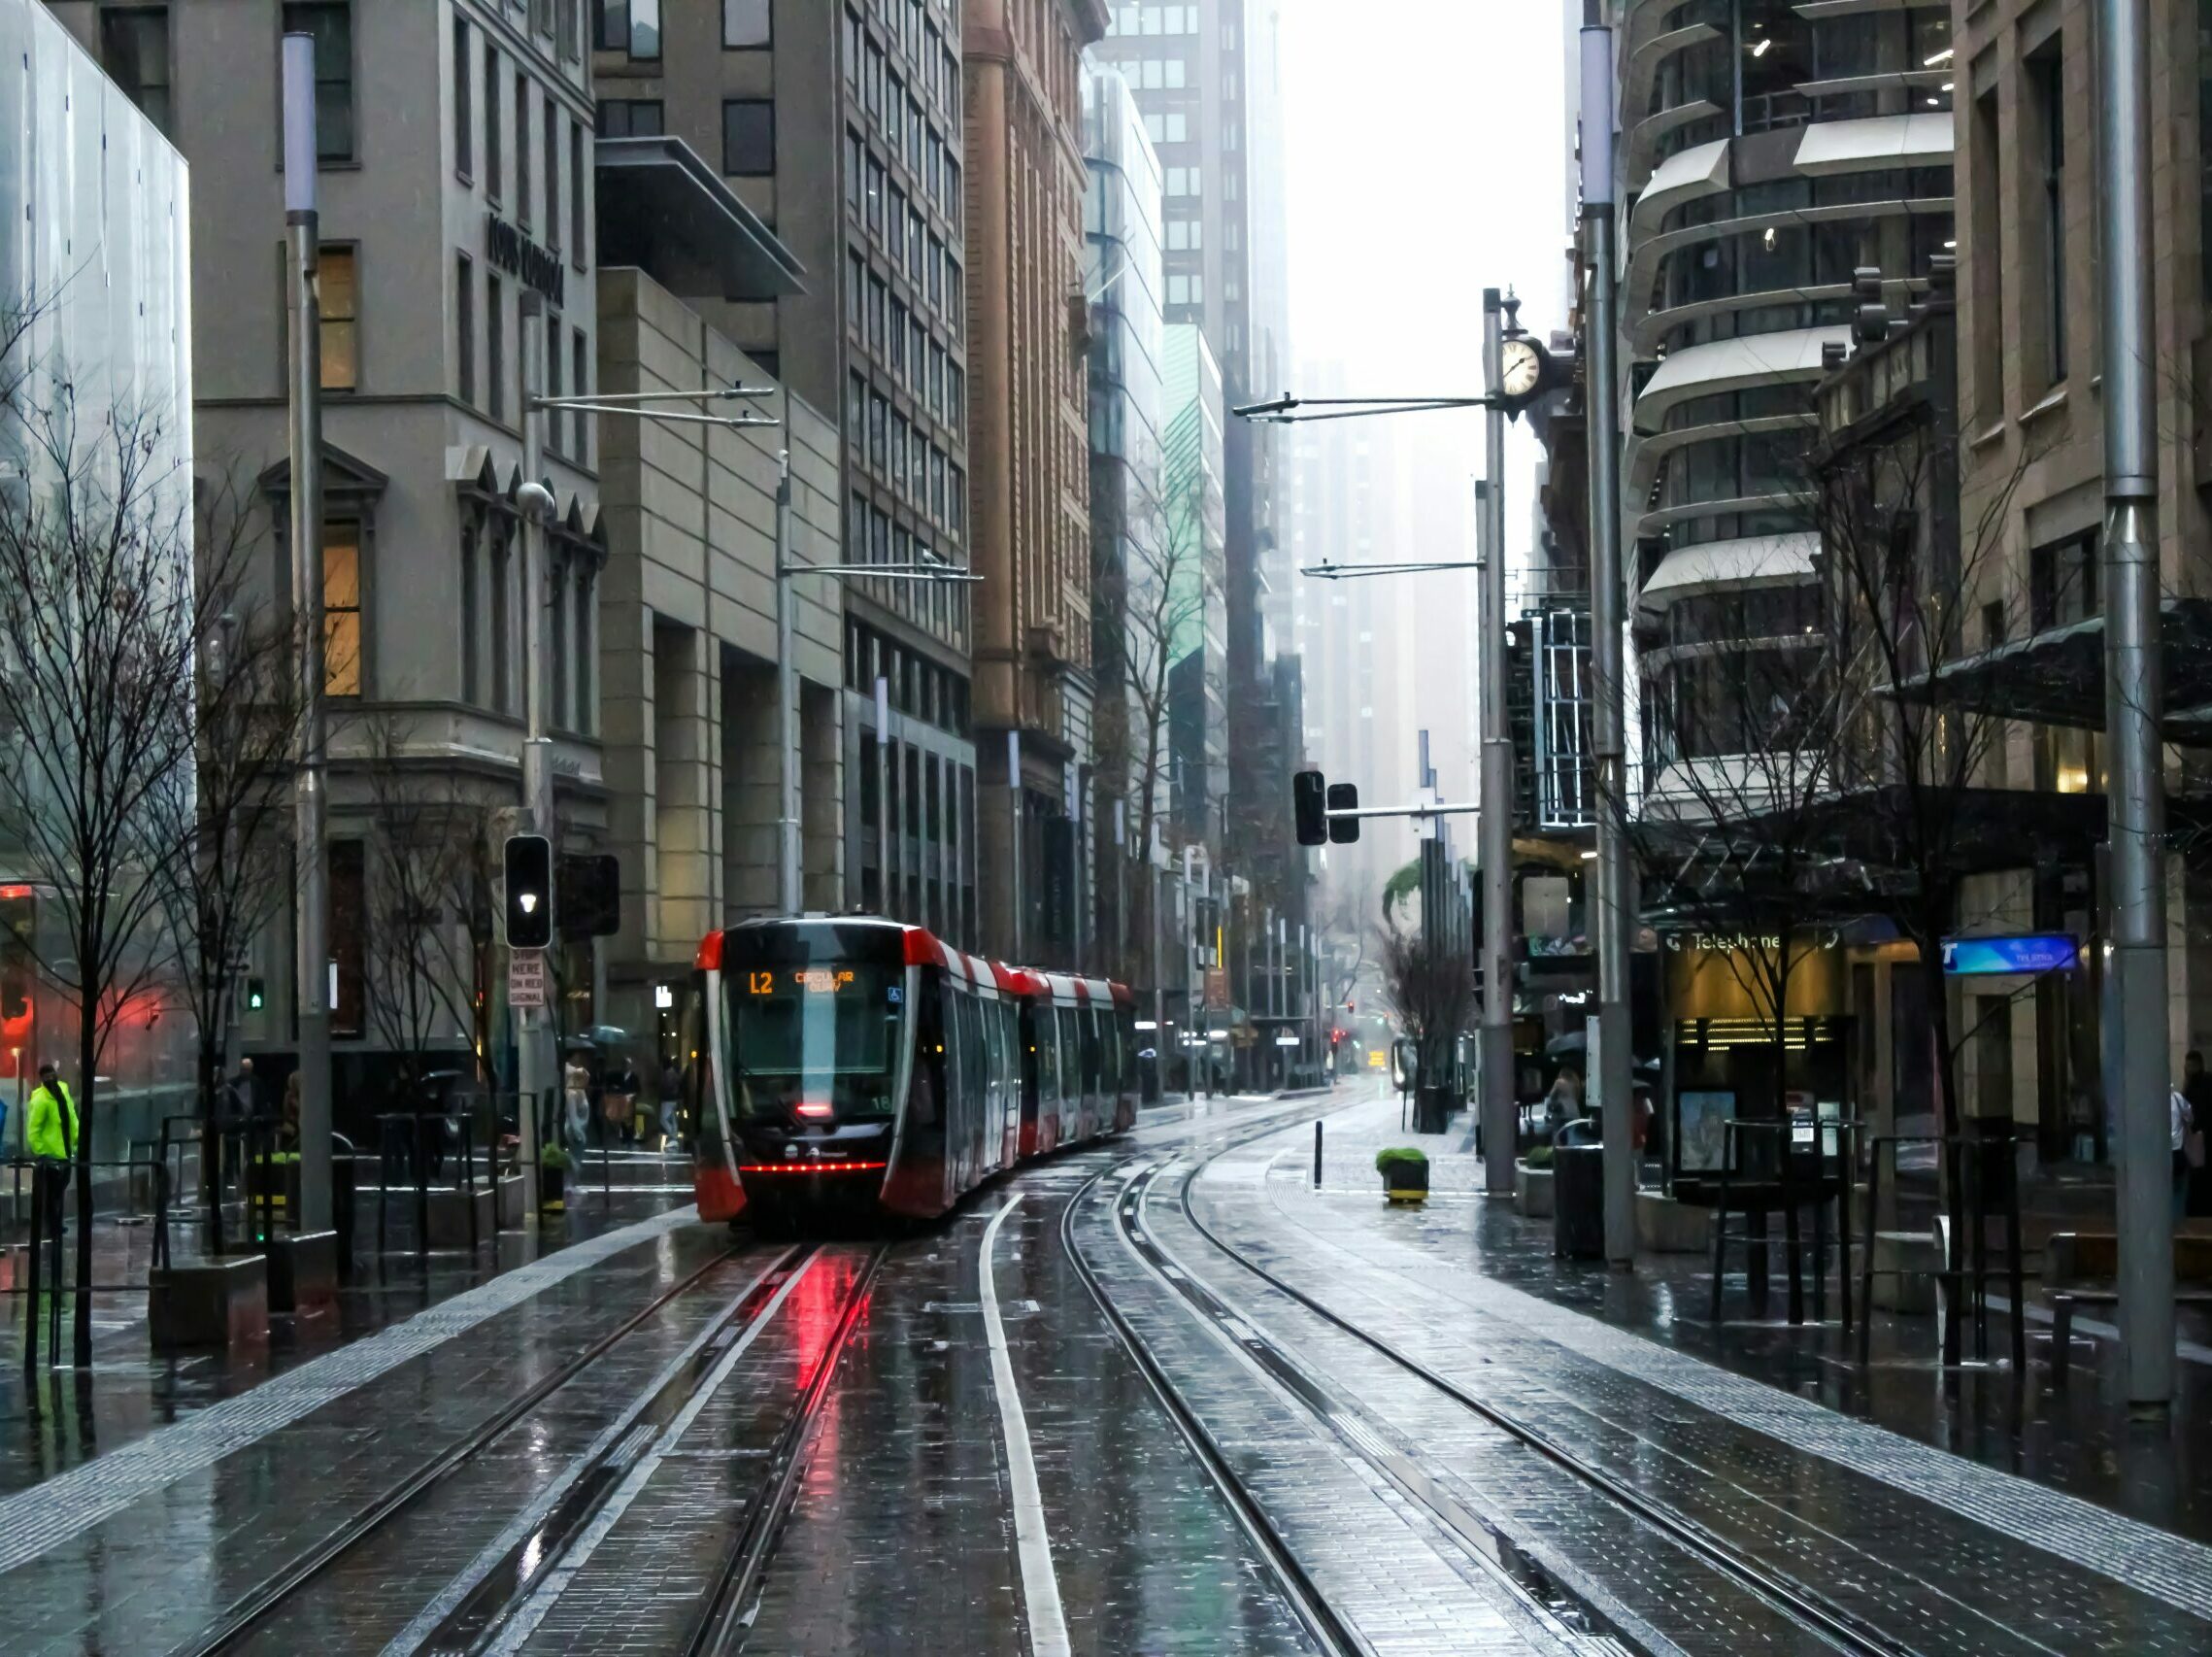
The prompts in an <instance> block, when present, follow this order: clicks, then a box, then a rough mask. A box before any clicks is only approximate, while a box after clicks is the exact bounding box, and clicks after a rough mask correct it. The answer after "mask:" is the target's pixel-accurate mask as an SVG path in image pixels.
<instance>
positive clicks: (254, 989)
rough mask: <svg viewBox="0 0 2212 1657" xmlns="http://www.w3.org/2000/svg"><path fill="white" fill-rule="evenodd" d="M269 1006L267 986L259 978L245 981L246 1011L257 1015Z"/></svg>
mask: <svg viewBox="0 0 2212 1657" xmlns="http://www.w3.org/2000/svg"><path fill="white" fill-rule="evenodd" d="M268 1004H269V986H268V985H267V983H265V982H264V981H263V980H261V979H259V978H249V979H247V980H246V1010H247V1011H248V1012H250V1013H257V1012H259V1011H260V1010H261V1009H262V1008H263V1007H265V1006H267V1005H268Z"/></svg>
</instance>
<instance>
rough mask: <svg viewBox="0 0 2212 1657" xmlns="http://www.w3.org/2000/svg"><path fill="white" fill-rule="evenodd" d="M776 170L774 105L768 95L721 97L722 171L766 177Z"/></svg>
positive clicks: (736, 174)
mask: <svg viewBox="0 0 2212 1657" xmlns="http://www.w3.org/2000/svg"><path fill="white" fill-rule="evenodd" d="M775 170H776V105H775V103H774V102H773V100H771V99H768V98H724V99H723V100H722V171H723V172H724V173H727V174H728V175H730V176H731V177H732V178H741V179H760V178H766V177H768V176H769V175H770V174H772V173H774V172H775Z"/></svg>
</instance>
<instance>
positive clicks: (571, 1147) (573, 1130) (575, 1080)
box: [561, 1053, 591, 1157]
mask: <svg viewBox="0 0 2212 1657" xmlns="http://www.w3.org/2000/svg"><path fill="white" fill-rule="evenodd" d="M561 1096H562V1102H563V1103H564V1104H565V1105H566V1106H567V1109H568V1123H567V1128H568V1153H569V1155H570V1156H572V1157H581V1156H582V1155H584V1142H585V1140H586V1139H587V1137H588V1136H589V1134H590V1129H591V1072H590V1071H589V1070H587V1069H586V1068H585V1067H584V1056H583V1055H582V1054H580V1053H571V1054H570V1055H569V1056H568V1065H567V1066H566V1067H565V1068H564V1069H563V1070H562V1071H561Z"/></svg>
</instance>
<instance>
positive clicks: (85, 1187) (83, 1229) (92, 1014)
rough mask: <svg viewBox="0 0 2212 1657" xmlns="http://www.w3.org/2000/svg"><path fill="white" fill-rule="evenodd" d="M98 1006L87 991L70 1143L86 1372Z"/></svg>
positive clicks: (79, 1362) (79, 1335)
mask: <svg viewBox="0 0 2212 1657" xmlns="http://www.w3.org/2000/svg"><path fill="white" fill-rule="evenodd" d="M80 948H81V950H82V948H83V946H82V945H81V946H80ZM78 959H79V960H80V961H89V960H91V959H93V955H92V952H91V951H89V950H83V953H81V954H80V955H79V957H78ZM99 1009H100V998H99V997H98V996H97V995H96V994H93V993H91V992H90V991H87V992H86V994H85V997H84V1010H83V1012H82V1014H81V1015H80V1016H79V1019H78V1030H77V1064H78V1076H79V1081H78V1084H77V1086H78V1099H77V1142H76V1143H75V1144H74V1145H72V1146H70V1147H69V1151H70V1156H71V1158H72V1159H73V1160H74V1161H75V1162H76V1164H77V1311H76V1319H75V1328H74V1331H73V1338H72V1342H71V1344H72V1347H73V1353H72V1361H73V1362H74V1363H75V1365H76V1367H77V1368H78V1369H79V1370H83V1371H85V1372H86V1373H89V1372H90V1370H91V1368H92V1111H93V1109H94V1107H95V1106H96V1104H97V1102H98V1100H97V1099H96V1097H95V1096H96V1093H97V1090H98V1087H99V1083H98V1080H97V1078H96V1077H95V1076H94V1074H93V1071H94V1070H95V1068H96V1067H97V1065H98V1064H99V1057H100V1031H99ZM64 1120H65V1121H66V1120H67V1115H66V1113H64ZM54 1287H55V1288H56V1289H59V1288H60V1287H61V1285H60V1284H58V1283H57V1284H55V1285H54Z"/></svg>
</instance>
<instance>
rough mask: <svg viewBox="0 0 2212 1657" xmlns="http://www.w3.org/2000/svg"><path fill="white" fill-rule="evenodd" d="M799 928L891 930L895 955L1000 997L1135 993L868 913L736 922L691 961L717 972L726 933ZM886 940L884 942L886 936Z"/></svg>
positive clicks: (1086, 998) (1126, 998) (1103, 999)
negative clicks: (978, 951)
mask: <svg viewBox="0 0 2212 1657" xmlns="http://www.w3.org/2000/svg"><path fill="white" fill-rule="evenodd" d="M800 929H805V930H810V931H811V930H817V929H822V930H831V935H832V936H833V937H835V936H839V935H849V929H855V930H865V931H867V932H879V931H880V932H883V933H896V934H898V935H899V937H900V940H901V946H900V950H899V954H900V955H901V956H902V957H903V958H904V960H905V962H906V964H908V965H909V966H942V967H944V968H945V969H946V970H947V971H949V972H955V973H958V974H959V975H960V977H961V979H962V980H963V981H964V982H966V983H969V984H972V985H975V986H977V987H978V988H981V989H986V990H990V991H994V992H996V993H997V994H999V995H1003V996H1021V997H1024V998H1033V999H1039V1000H1050V1001H1051V1002H1052V1003H1053V1004H1054V1005H1055V1006H1067V1007H1080V1006H1089V1005H1098V1006H1117V1005H1118V1006H1124V1007H1133V1006H1134V1005H1136V997H1135V996H1134V995H1133V994H1131V993H1130V991H1129V989H1128V987H1127V986H1126V985H1124V984H1117V983H1115V982H1113V981H1112V980H1111V979H1106V978H1081V977H1077V976H1075V975H1074V974H1072V973H1066V972H1039V971H1036V970H1033V969H1031V968H1029V967H1023V966H1009V965H1007V964H1005V963H1004V962H1001V961H991V960H989V959H988V958H986V957H984V956H979V955H970V954H968V953H967V952H966V951H964V950H958V949H955V948H954V947H953V946H952V945H951V944H949V943H947V942H945V940H944V939H942V938H940V937H939V936H937V934H936V933H934V932H932V931H930V930H928V929H927V928H925V927H915V926H909V925H907V924H906V923H905V922H903V921H889V920H885V919H883V918H882V917H880V916H873V915H801V916H777V917H772V918H767V919H761V920H751V921H740V922H739V923H737V925H736V926H734V927H731V928H729V929H727V930H726V931H721V932H709V933H708V934H707V935H706V937H705V938H704V939H703V940H702V941H701V942H700V944H699V953H698V958H697V961H696V962H695V964H696V965H697V967H698V968H699V970H701V971H720V970H721V964H722V942H723V939H724V937H725V936H726V935H727V933H728V932H750V933H758V932H775V931H779V930H800ZM886 941H887V942H888V938H887V939H886ZM886 953H887V954H888V953H889V952H888V951H887V952H886Z"/></svg>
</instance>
